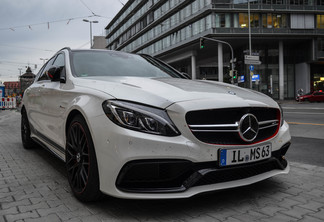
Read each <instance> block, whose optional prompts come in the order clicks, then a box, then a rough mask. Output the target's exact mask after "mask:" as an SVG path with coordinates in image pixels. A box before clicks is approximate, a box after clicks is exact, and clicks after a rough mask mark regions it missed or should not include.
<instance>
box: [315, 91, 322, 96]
mask: <svg viewBox="0 0 324 222" xmlns="http://www.w3.org/2000/svg"><path fill="white" fill-rule="evenodd" d="M321 95H324V93H322V92H317V93H314V96H321Z"/></svg>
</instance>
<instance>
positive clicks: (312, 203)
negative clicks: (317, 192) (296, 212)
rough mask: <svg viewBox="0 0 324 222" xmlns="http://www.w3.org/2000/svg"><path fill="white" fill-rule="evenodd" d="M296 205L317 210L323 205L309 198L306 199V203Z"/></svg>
mask: <svg viewBox="0 0 324 222" xmlns="http://www.w3.org/2000/svg"><path fill="white" fill-rule="evenodd" d="M298 206H299V207H302V208H305V209H308V210H312V211H319V209H320V208H321V207H323V203H319V202H316V201H312V200H310V201H308V203H305V204H302V205H298Z"/></svg>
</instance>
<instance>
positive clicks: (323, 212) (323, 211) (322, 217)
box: [310, 208, 324, 221]
mask: <svg viewBox="0 0 324 222" xmlns="http://www.w3.org/2000/svg"><path fill="white" fill-rule="evenodd" d="M310 216H312V217H315V218H316V219H320V220H322V221H324V208H321V209H320V211H319V212H316V213H314V214H310Z"/></svg>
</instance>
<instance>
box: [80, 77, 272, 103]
mask: <svg viewBox="0 0 324 222" xmlns="http://www.w3.org/2000/svg"><path fill="white" fill-rule="evenodd" d="M74 82H75V84H76V85H78V86H81V87H86V88H91V89H93V90H99V91H102V92H105V93H107V94H109V95H110V96H112V97H114V98H116V99H120V100H128V101H135V102H138V103H143V104H148V105H151V106H155V107H160V108H166V107H168V106H170V105H171V104H173V103H180V102H186V101H196V102H198V101H202V100H204V101H206V100H207V101H209V100H210V101H213V103H214V105H216V104H217V103H218V104H219V105H220V106H222V107H224V105H225V104H232V105H231V106H234V107H235V106H267V107H269V106H272V107H277V104H276V102H275V101H273V100H272V99H271V98H270V97H268V96H266V95H264V94H262V93H259V92H256V91H252V90H248V89H245V88H241V87H237V86H234V85H230V84H226V83H221V82H216V81H207V80H189V79H179V78H141V77H80V78H76V81H74ZM215 103H216V104H215Z"/></svg>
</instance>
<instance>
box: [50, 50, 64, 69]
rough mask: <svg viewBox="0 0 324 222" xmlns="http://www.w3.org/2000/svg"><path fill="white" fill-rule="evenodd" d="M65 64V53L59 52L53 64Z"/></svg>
mask: <svg viewBox="0 0 324 222" xmlns="http://www.w3.org/2000/svg"><path fill="white" fill-rule="evenodd" d="M64 65H65V62H64V54H63V53H61V54H58V56H57V57H56V59H55V61H54V63H53V66H56V67H61V66H64Z"/></svg>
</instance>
